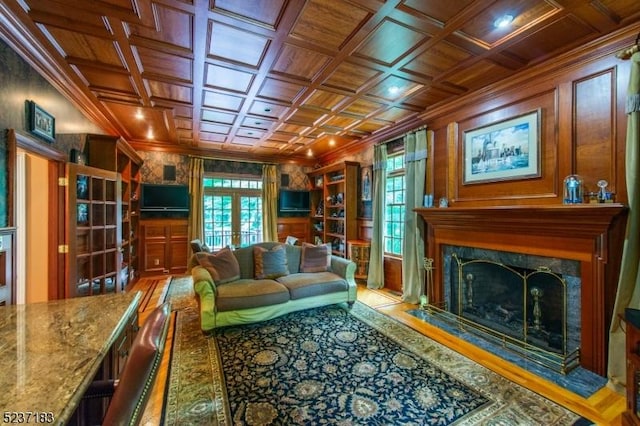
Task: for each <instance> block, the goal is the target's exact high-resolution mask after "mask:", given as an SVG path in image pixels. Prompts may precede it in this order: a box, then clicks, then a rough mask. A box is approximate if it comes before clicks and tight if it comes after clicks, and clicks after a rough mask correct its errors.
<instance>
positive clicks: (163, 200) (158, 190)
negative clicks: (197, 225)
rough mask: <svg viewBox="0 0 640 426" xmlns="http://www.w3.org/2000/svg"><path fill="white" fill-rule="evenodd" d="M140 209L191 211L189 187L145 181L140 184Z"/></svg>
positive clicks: (148, 210) (142, 210) (147, 210)
mask: <svg viewBox="0 0 640 426" xmlns="http://www.w3.org/2000/svg"><path fill="white" fill-rule="evenodd" d="M140 211H141V212H145V211H146V212H150V211H168V212H185V211H186V212H188V211H189V187H188V186H187V185H164V184H153V183H143V184H142V185H141V186H140Z"/></svg>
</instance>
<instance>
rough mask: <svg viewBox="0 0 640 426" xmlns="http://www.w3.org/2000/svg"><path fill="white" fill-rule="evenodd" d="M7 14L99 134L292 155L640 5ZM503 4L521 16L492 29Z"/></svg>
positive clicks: (407, 110) (74, 2)
mask: <svg viewBox="0 0 640 426" xmlns="http://www.w3.org/2000/svg"><path fill="white" fill-rule="evenodd" d="M0 12H1V14H0V23H2V26H3V29H2V31H1V32H0V33H1V34H2V35H3V37H4V38H5V39H6V40H11V42H12V45H16V44H20V45H22V52H21V53H22V54H23V56H27V57H28V58H29V60H30V62H32V63H37V64H39V65H38V66H37V68H39V69H40V70H41V72H43V74H44V75H45V76H47V78H49V79H50V80H53V81H56V82H57V87H60V88H61V90H63V92H65V93H66V94H67V95H68V97H70V98H71V99H72V100H74V101H75V102H76V103H77V104H78V105H79V106H80V107H81V109H83V110H85V111H87V114H88V115H89V116H90V117H92V118H93V119H94V120H95V121H96V122H97V123H98V124H100V125H101V126H102V127H104V128H105V131H107V132H110V133H117V134H120V135H122V136H123V137H124V138H125V139H127V140H128V141H129V142H131V143H132V144H133V145H134V146H136V147H139V148H145V149H150V148H155V149H166V150H170V151H183V152H189V151H201V152H209V153H211V155H215V156H218V157H228V158H249V157H251V158H256V159H260V158H262V159H278V160H281V161H288V160H294V159H302V158H306V156H307V153H308V152H311V153H312V154H313V156H315V157H320V156H322V155H325V154H326V153H328V152H330V151H332V150H334V149H338V148H339V147H341V146H344V145H347V144H350V143H353V141H355V140H360V139H363V138H369V137H371V136H372V135H373V136H374V137H375V135H376V134H380V133H385V132H387V133H388V132H389V129H390V128H391V127H393V126H396V125H398V124H399V123H400V124H402V123H403V122H406V121H411V120H415V119H416V117H417V116H418V115H419V114H421V113H423V112H424V111H425V110H426V109H428V108H430V107H433V106H437V105H440V104H443V103H446V102H449V101H451V100H453V99H454V98H456V97H459V96H460V95H463V94H466V93H468V92H470V91H474V90H477V89H479V88H481V87H483V86H486V85H488V84H491V83H494V82H496V81H499V80H501V79H504V78H505V77H508V76H510V75H512V74H514V73H517V72H518V71H521V70H523V69H524V68H526V67H528V66H531V65H533V64H536V63H539V62H541V61H545V60H547V59H550V58H552V57H553V56H555V55H558V54H560V53H563V52H566V51H567V50H569V49H571V48H574V47H577V46H579V45H581V44H583V43H586V42H588V41H590V40H593V39H595V38H598V37H600V36H602V35H603V34H607V33H609V32H612V31H614V30H616V29H619V28H621V27H623V26H626V25H627V24H630V23H633V22H636V21H638V20H640V1H638V0H592V1H586V0H497V1H490V0H443V1H441V0H432V1H429V0H389V1H382V0H306V1H303V0H91V1H87V0H3V1H2V5H0ZM504 14H510V15H512V16H513V18H514V19H513V22H512V24H511V25H510V26H508V27H506V28H502V29H501V28H496V27H495V26H494V22H495V21H496V19H497V18H499V17H501V16H502V15H504ZM16 41H17V42H16ZM32 44H33V46H31V45H32ZM394 90H395V91H394Z"/></svg>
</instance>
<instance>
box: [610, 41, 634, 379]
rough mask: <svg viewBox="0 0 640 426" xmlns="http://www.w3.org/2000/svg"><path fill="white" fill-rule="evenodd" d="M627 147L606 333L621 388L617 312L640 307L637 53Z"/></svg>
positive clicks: (623, 368)
mask: <svg viewBox="0 0 640 426" xmlns="http://www.w3.org/2000/svg"><path fill="white" fill-rule="evenodd" d="M626 112H627V143H626V144H627V146H626V152H625V157H626V172H627V175H626V179H627V193H628V196H629V217H628V222H627V231H626V238H625V241H624V248H623V253H622V265H621V268H620V279H619V281H618V293H617V295H616V302H615V305H614V310H613V318H612V322H611V329H610V333H609V365H608V377H609V384H610V385H611V386H612V387H613V388H614V389H616V390H619V391H622V390H623V389H622V386H623V385H624V384H625V383H626V356H625V349H624V348H625V332H624V327H622V326H621V323H620V319H619V314H624V310H625V308H627V307H631V308H636V309H637V308H640V287H639V285H638V284H639V283H640V276H638V271H639V270H640V268H639V265H638V262H639V259H640V257H639V256H640V226H639V221H640V216H639V212H638V208H639V207H640V205H639V203H640V182H638V177H639V176H638V161H639V160H640V158H639V156H638V155H639V153H638V148H639V147H638V145H639V144H640V53H634V54H633V56H632V57H631V75H630V77H629V91H628V94H627V108H626Z"/></svg>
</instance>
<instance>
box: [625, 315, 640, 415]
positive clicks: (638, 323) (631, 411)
mask: <svg viewBox="0 0 640 426" xmlns="http://www.w3.org/2000/svg"><path fill="white" fill-rule="evenodd" d="M623 319H624V321H625V323H626V332H627V337H626V355H627V410H626V411H625V412H624V413H622V424H623V425H640V406H638V401H639V400H640V388H639V384H640V310H638V309H631V308H627V309H626V310H625V314H624V318H623Z"/></svg>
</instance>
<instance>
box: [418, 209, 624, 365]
mask: <svg viewBox="0 0 640 426" xmlns="http://www.w3.org/2000/svg"><path fill="white" fill-rule="evenodd" d="M416 212H417V213H418V214H420V215H421V216H422V217H423V219H424V220H425V224H426V226H425V256H426V257H427V258H428V259H430V260H432V261H430V264H432V265H433V271H432V272H431V273H428V274H427V277H428V278H429V279H428V280H427V281H430V282H429V283H428V286H427V289H426V293H427V294H428V296H429V301H430V305H431V306H432V307H433V309H434V310H435V311H440V312H441V313H442V315H445V316H446V317H448V318H451V319H452V320H453V321H454V322H455V323H456V324H457V326H459V327H464V328H465V329H469V330H470V331H473V332H474V333H477V334H480V335H484V336H485V337H486V339H488V340H493V341H497V342H499V343H500V344H501V345H503V346H504V347H505V348H507V349H509V350H511V351H514V352H517V353H519V354H521V355H522V356H524V357H527V359H531V360H534V361H536V362H537V363H540V364H543V365H545V366H547V367H550V368H552V369H554V370H556V371H560V372H567V371H570V370H571V369H572V368H574V367H576V366H578V365H580V366H582V367H584V368H586V369H588V370H591V371H593V372H595V373H597V374H599V375H601V376H606V361H607V350H608V347H607V346H608V329H609V324H610V321H611V315H612V312H613V304H614V300H615V294H616V290H617V279H618V273H619V266H620V258H621V251H622V244H623V241H624V231H625V225H626V208H625V207H624V206H622V205H620V204H598V205H586V204H585V205H577V206H565V205H553V206H511V207H477V208H461V207H451V208H418V209H416Z"/></svg>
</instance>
